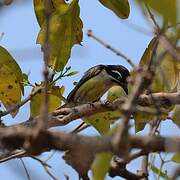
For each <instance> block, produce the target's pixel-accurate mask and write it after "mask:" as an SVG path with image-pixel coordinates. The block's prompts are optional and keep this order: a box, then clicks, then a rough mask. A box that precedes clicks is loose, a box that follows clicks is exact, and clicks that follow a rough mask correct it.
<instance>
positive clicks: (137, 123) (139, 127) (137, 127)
mask: <svg viewBox="0 0 180 180" xmlns="http://www.w3.org/2000/svg"><path fill="white" fill-rule="evenodd" d="M134 121H135V133H137V132H139V131H142V130H143V129H144V128H145V126H146V123H147V121H143V120H142V119H140V120H138V118H137V117H134Z"/></svg>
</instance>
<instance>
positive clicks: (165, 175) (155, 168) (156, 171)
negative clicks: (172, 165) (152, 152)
mask: <svg viewBox="0 0 180 180" xmlns="http://www.w3.org/2000/svg"><path fill="white" fill-rule="evenodd" d="M151 170H152V171H153V172H154V173H155V174H157V175H158V176H160V177H162V178H164V179H170V178H169V177H168V176H167V174H165V173H164V172H162V171H161V170H160V169H159V168H157V167H156V166H154V165H153V164H151Z"/></svg>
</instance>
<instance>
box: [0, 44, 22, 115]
mask: <svg viewBox="0 0 180 180" xmlns="http://www.w3.org/2000/svg"><path fill="white" fill-rule="evenodd" d="M22 81H23V75H22V72H21V69H20V67H19V65H18V64H17V63H16V61H15V59H14V58H13V57H12V56H11V55H10V54H9V52H8V51H7V50H6V49H5V48H3V47H2V46H0V82H1V83H0V100H1V101H2V103H3V105H4V106H5V107H6V109H9V108H10V107H11V106H13V105H14V104H17V103H19V102H21V93H23V86H22ZM17 112H18V110H17V111H15V112H12V113H11V115H12V116H13V117H14V116H15V115H16V114H17Z"/></svg>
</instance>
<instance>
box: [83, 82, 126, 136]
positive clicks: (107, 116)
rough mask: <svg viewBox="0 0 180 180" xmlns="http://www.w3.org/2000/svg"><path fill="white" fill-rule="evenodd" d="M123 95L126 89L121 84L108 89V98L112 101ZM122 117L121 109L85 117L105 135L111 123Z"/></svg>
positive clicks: (86, 120)
mask: <svg viewBox="0 0 180 180" xmlns="http://www.w3.org/2000/svg"><path fill="white" fill-rule="evenodd" d="M121 96H126V94H125V92H124V90H123V89H122V88H121V87H120V86H113V87H112V88H110V89H109V91H108V95H107V100H108V101H110V102H112V101H114V100H115V99H117V98H118V97H121ZM120 117H121V112H120V111H106V112H102V113H96V114H94V115H92V116H89V117H87V118H84V121H85V122H86V123H87V124H90V125H92V126H93V127H94V128H95V129H96V130H97V131H98V132H99V133H100V134H101V135H104V134H107V133H108V131H109V129H110V125H111V124H112V123H113V122H114V121H116V120H118V119H119V118H120Z"/></svg>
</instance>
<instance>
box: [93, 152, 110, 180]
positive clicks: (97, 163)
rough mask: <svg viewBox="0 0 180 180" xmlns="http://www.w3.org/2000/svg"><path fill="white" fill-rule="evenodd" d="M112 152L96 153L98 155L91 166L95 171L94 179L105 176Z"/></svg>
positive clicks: (100, 179) (98, 179) (100, 178)
mask: <svg viewBox="0 0 180 180" xmlns="http://www.w3.org/2000/svg"><path fill="white" fill-rule="evenodd" d="M112 156H113V155H112V154H111V153H99V154H96V157H95V159H94V161H93V164H92V166H91V169H92V173H93V178H92V179H93V180H102V179H104V178H105V176H106V173H107V171H108V169H109V166H110V161H111V159H112Z"/></svg>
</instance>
